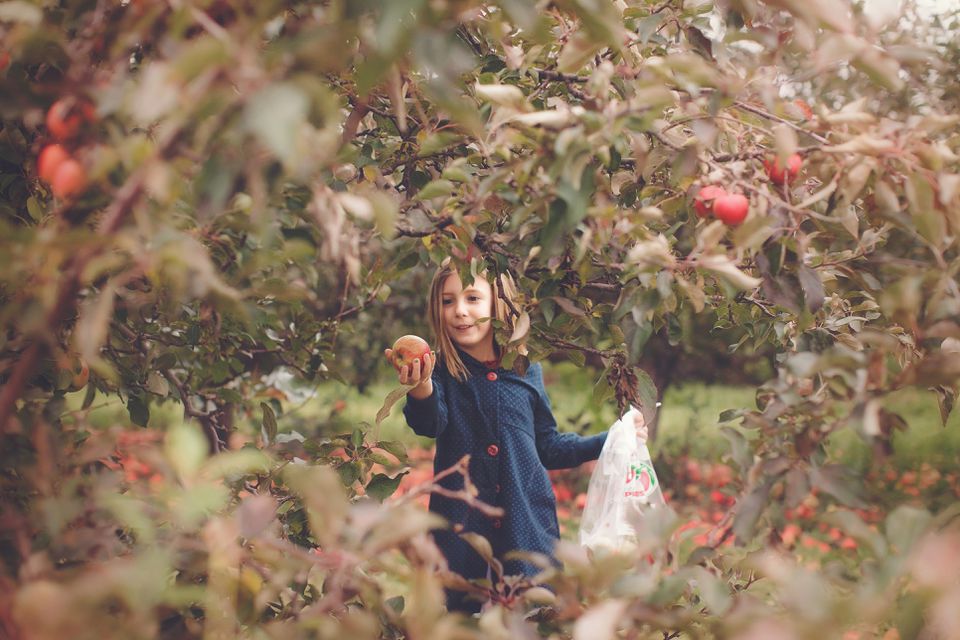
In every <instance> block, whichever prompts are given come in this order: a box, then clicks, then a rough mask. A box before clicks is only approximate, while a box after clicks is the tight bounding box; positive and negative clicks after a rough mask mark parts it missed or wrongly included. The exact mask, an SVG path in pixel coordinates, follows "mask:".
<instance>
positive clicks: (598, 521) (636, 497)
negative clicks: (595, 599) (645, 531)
mask: <svg viewBox="0 0 960 640" xmlns="http://www.w3.org/2000/svg"><path fill="white" fill-rule="evenodd" d="M636 413H637V409H634V408H633V407H631V408H630V410H629V411H628V412H627V413H626V415H624V416H623V417H622V418H620V419H619V420H617V421H616V422H615V423H614V424H613V426H612V427H610V432H609V433H608V434H607V440H606V442H605V443H604V445H603V450H602V451H601V452H600V458H599V459H598V460H597V465H596V467H594V469H593V475H591V476H590V486H589V487H588V489H587V502H586V505H585V506H584V508H583V517H582V518H581V521H580V544H581V545H582V546H584V547H586V548H587V549H589V550H591V551H595V552H596V551H600V550H604V551H608V552H609V551H627V550H629V549H630V548H631V547H633V545H634V544H635V543H636V542H637V530H636V524H637V523H638V521H639V520H640V519H641V517H642V514H643V513H644V512H645V511H646V510H647V509H653V508H657V507H663V506H664V505H665V503H664V500H663V492H662V491H661V490H660V481H659V479H658V478H657V474H656V471H654V469H653V462H652V461H651V460H650V451H649V449H647V445H645V444H640V443H639V442H637V434H636V429H635V428H634V415H635V414H636Z"/></svg>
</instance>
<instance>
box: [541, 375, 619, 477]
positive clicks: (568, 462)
mask: <svg viewBox="0 0 960 640" xmlns="http://www.w3.org/2000/svg"><path fill="white" fill-rule="evenodd" d="M530 369H531V375H532V377H533V380H532V382H533V384H534V386H535V387H536V388H537V390H538V396H539V398H538V400H537V406H536V409H535V411H534V416H533V420H534V425H533V428H534V434H535V435H536V440H537V453H538V454H539V456H540V462H542V463H543V466H544V467H546V468H547V469H569V468H571V467H576V466H579V465H581V464H583V463H584V462H587V461H588V460H596V459H597V458H598V457H599V456H600V451H601V450H602V449H603V443H604V442H605V441H606V439H607V434H606V433H598V434H597V435H593V436H581V435H579V434H576V433H561V432H560V431H559V430H558V429H557V420H556V418H554V416H553V410H552V409H551V407H550V398H548V397H547V392H546V389H545V388H544V386H543V370H542V369H541V368H540V365H539V364H535V365H533V366H532V367H531V368H530Z"/></svg>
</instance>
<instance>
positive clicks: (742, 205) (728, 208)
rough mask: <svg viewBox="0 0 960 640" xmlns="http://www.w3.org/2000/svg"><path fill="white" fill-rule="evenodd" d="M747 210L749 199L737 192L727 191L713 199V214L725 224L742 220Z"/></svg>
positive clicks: (738, 222)
mask: <svg viewBox="0 0 960 640" xmlns="http://www.w3.org/2000/svg"><path fill="white" fill-rule="evenodd" d="M749 210H750V201H749V200H747V198H746V196H743V195H740V194H739V193H728V194H725V195H722V196H720V197H719V198H717V199H716V200H714V201H713V215H715V216H717V219H718V220H721V221H723V223H724V224H727V225H736V224H740V223H741V222H743V221H744V219H745V218H746V217H747V212H748V211H749Z"/></svg>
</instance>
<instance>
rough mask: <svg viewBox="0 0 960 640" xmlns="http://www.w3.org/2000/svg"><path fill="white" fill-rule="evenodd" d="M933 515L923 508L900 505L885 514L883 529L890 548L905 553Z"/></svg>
mask: <svg viewBox="0 0 960 640" xmlns="http://www.w3.org/2000/svg"><path fill="white" fill-rule="evenodd" d="M932 519H933V516H931V515H930V512H929V511H927V510H925V509H920V508H918V507H912V506H910V505H900V506H899V507H897V508H896V509H894V511H893V512H892V513H890V515H888V516H887V520H886V523H885V529H886V533H887V540H888V541H889V542H890V547H891V550H892V551H894V552H895V553H898V554H907V553H909V552H910V549H912V548H913V545H914V543H915V542H916V541H917V539H919V538H920V536H921V535H923V533H924V532H925V531H926V530H927V529H928V527H929V525H930V522H931V520H932Z"/></svg>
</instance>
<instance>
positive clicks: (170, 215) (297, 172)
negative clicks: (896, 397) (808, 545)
mask: <svg viewBox="0 0 960 640" xmlns="http://www.w3.org/2000/svg"><path fill="white" fill-rule="evenodd" d="M958 27H960V16H958V15H957V12H956V11H955V10H954V11H953V12H952V13H948V14H947V15H944V16H942V17H941V18H938V19H933V20H930V19H923V18H921V17H919V16H918V15H917V14H916V13H914V12H912V11H911V10H910V9H909V7H908V8H907V9H906V11H905V13H904V15H902V16H901V15H900V14H899V13H898V12H894V13H892V14H890V15H885V14H884V12H883V11H875V10H870V11H866V12H865V11H864V9H863V8H862V7H861V6H860V5H859V4H850V3H848V2H827V1H826V0H803V1H799V0H723V1H720V0H717V2H710V1H709V0H696V1H694V0H687V1H686V2H672V1H670V0H666V1H663V2H661V1H659V0H657V1H653V0H614V1H607V0H558V1H555V2H547V1H543V2H539V3H529V2H524V1H521V0H500V1H498V2H490V3H480V2H472V1H470V0H464V1H460V0H431V1H430V2H426V1H425V0H391V1H390V2H376V1H373V0H369V1H352V0H329V1H326V2H299V1H291V2H284V1H281V0H266V1H263V2H248V1H244V0H192V1H188V2H176V3H162V2H148V1H146V0H125V1H123V2H115V1H112V0H76V1H70V0H63V1H60V2H40V1H36V2H31V1H20V0H18V1H10V2H0V38H2V41H3V45H4V48H3V50H2V52H0V121H2V129H0V194H2V199H0V256H2V258H0V302H2V304H0V325H2V332H0V382H2V390H0V438H2V446H0V459H2V465H0V468H2V469H3V474H2V476H0V492H2V496H3V500H2V502H0V509H2V511H0V548H2V550H3V553H2V558H3V565H2V572H0V586H2V588H0V632H2V634H3V635H6V636H10V637H24V638H63V637H71V638H85V637H96V638H109V637H117V638H139V637H144V638H157V637H163V638H189V637H204V638H221V637H222V638H227V637H230V638H232V637H237V636H242V637H270V638H286V637H291V638H292V637H297V638H302V637H345V636H346V637H356V638H365V637H370V638H379V637H389V638H398V637H410V638H426V637H429V638H453V637H468V636H469V637H481V636H483V637H488V636H497V637H501V636H504V637H505V636H508V635H518V634H524V635H528V636H529V635H534V634H536V633H541V634H557V635H558V636H559V635H563V636H569V635H572V636H573V637H574V638H586V637H589V638H591V640H593V639H595V638H599V639H601V640H602V639H604V638H608V637H613V636H614V635H615V633H616V632H617V629H626V630H627V631H626V632H627V633H628V634H631V637H641V636H650V637H678V636H679V635H680V634H684V635H688V636H701V635H707V636H719V637H734V638H754V637H764V638H775V639H776V638H803V637H811V638H812V637H820V636H822V634H823V630H824V629H831V630H836V631H837V632H838V633H839V632H840V631H841V630H843V631H848V632H850V633H855V634H861V633H862V634H872V633H887V632H888V631H890V630H891V629H896V630H897V631H896V633H898V634H899V635H900V637H904V638H906V637H921V636H922V637H931V636H942V637H956V636H957V635H958V634H960V628H958V623H957V619H956V616H955V615H953V612H954V611H955V608H956V607H955V604H956V602H957V600H958V598H960V591H958V587H957V582H956V579H955V576H956V575H958V574H960V554H958V552H957V549H958V548H960V533H958V531H957V526H956V515H957V509H956V505H955V504H953V505H931V506H934V507H936V509H935V511H936V512H929V511H925V510H923V509H921V508H919V507H916V506H910V505H901V506H897V505H896V504H889V505H886V506H887V507H888V508H889V509H890V510H889V513H888V514H884V515H883V517H882V519H881V520H880V521H878V522H870V523H865V522H863V521H862V519H861V518H860V517H859V516H858V515H857V511H855V509H864V508H865V505H866V503H865V496H864V492H863V490H862V487H861V486H860V482H859V480H858V477H857V473H856V468H854V467H853V466H851V465H849V464H844V460H843V459H842V458H839V457H837V456H835V455H833V453H832V452H831V450H830V447H829V446H828V443H829V442H830V441H831V438H832V437H833V435H834V434H839V433H845V432H850V433H855V434H856V435H857V436H858V437H859V438H861V439H862V440H863V441H865V442H867V443H868V444H869V445H870V447H871V455H872V456H874V457H875V458H876V459H878V460H883V459H884V458H885V457H886V456H889V455H890V453H891V451H892V448H891V447H892V442H893V441H894V440H895V438H896V437H897V435H896V434H898V433H899V432H902V431H903V430H904V429H907V428H909V425H910V421H909V420H908V419H907V418H906V417H905V416H904V415H903V411H904V409H902V408H900V407H898V406H897V405H896V403H894V402H893V401H891V400H890V398H891V394H895V393H897V392H899V391H901V390H903V389H912V388H916V389H924V390H926V389H929V390H931V392H932V393H934V394H936V398H937V402H938V409H939V413H940V418H941V421H942V424H947V423H948V421H949V420H950V416H951V414H952V413H953V411H954V404H955V400H956V396H957V385H958V378H960V324H958V317H960V287H958V282H957V272H958V269H960V255H958V243H960V241H958V237H960V156H958V153H960V135H958V133H957V126H956V125H957V122H958V121H960V116H958V115H957V113H958V112H960V104H958V101H960V84H958V78H957V75H956V74H955V73H954V70H955V68H956V63H957V62H958V60H960V49H958V45H957V41H956V38H955V32H956V29H957V28H958ZM52 143H59V144H60V145H62V147H63V148H64V151H65V152H66V155H67V156H68V159H69V160H70V171H69V174H67V173H64V172H62V171H61V169H62V168H63V165H64V164H66V162H65V161H64V162H63V163H61V164H58V165H56V166H55V167H44V168H41V167H39V166H38V158H39V156H40V153H41V151H42V150H43V149H44V148H45V147H46V146H48V145H50V144H52ZM793 153H799V154H801V156H802V159H803V160H802V170H801V172H800V175H799V176H798V177H797V179H795V180H793V181H792V182H788V183H787V184H779V185H778V184H774V182H773V181H771V180H770V178H769V176H768V175H767V173H766V170H765V169H764V161H765V160H772V159H773V158H775V157H776V158H779V159H780V160H782V161H786V159H787V158H788V157H790V156H791V155H792V154H793ZM40 173H43V179H41V177H40ZM61 173H63V174H64V175H63V176H61ZM709 184H716V185H721V186H723V187H724V188H725V189H727V190H728V191H731V192H736V193H739V194H742V195H744V196H746V197H747V198H749V207H750V209H749V215H748V216H747V218H746V220H745V221H744V222H743V224H741V225H739V226H733V227H728V226H726V225H725V224H724V223H722V222H720V221H719V220H712V219H710V218H709V217H708V218H700V217H698V216H697V215H695V213H694V211H693V206H692V204H693V198H694V196H695V195H696V193H697V192H698V191H699V189H700V188H701V187H703V186H705V185H709ZM471 247H476V248H478V249H479V250H480V251H479V252H476V251H471ZM450 255H452V256H453V257H454V259H455V265H456V266H457V267H458V268H460V269H463V270H464V271H466V270H467V269H471V268H472V269H476V268H477V267H478V264H477V262H478V261H481V260H483V261H486V266H487V268H488V269H490V270H492V272H493V273H498V274H499V273H510V274H511V275H512V276H513V277H514V279H515V280H516V281H517V283H518V284H519V288H520V297H519V299H518V300H517V301H516V303H515V307H516V308H515V309H514V312H515V317H517V318H519V317H527V318H529V319H530V320H531V321H530V322H529V323H526V322H521V323H518V327H529V328H528V329H526V331H522V330H518V331H511V329H510V327H506V326H504V327H498V334H499V338H500V340H501V342H502V343H503V344H504V346H505V352H506V359H505V362H506V363H507V366H510V365H512V364H517V365H518V366H522V365H523V363H524V361H526V360H533V361H537V360H542V359H545V358H547V357H551V356H553V357H558V356H559V355H560V354H562V357H563V358H566V359H568V360H570V361H571V362H572V363H573V364H574V365H576V366H584V365H585V364H586V363H587V362H589V363H590V364H591V365H592V366H594V367H596V368H597V370H598V372H599V371H602V373H598V375H597V376H596V378H595V383H594V385H593V389H592V391H591V390H588V389H583V390H582V391H581V393H584V394H591V393H592V397H593V400H594V401H595V402H596V403H598V404H599V405H603V404H605V403H606V404H610V405H612V404H613V403H614V402H616V404H617V405H618V406H619V407H621V408H622V407H623V406H625V405H626V404H627V403H629V402H633V403H635V404H642V405H643V406H644V408H645V409H646V410H648V411H651V410H652V407H653V400H654V399H655V398H656V397H657V396H658V395H660V393H661V392H662V391H663V389H664V387H665V386H666V384H668V383H670V382H672V381H674V380H675V379H676V376H678V375H679V376H680V377H684V376H685V375H686V374H683V373H679V374H678V373H677V372H678V371H681V372H682V371H688V370H690V369H691V365H690V363H693V365H694V366H695V365H696V364H697V363H698V362H700V363H702V368H703V369H705V370H708V371H710V372H711V375H712V376H714V378H713V379H714V380H716V379H717V376H718V372H723V371H724V368H725V367H727V368H730V367H735V368H736V369H737V371H736V376H737V381H743V380H747V379H753V378H762V379H763V382H762V384H760V385H758V390H757V394H756V395H755V398H754V402H753V403H750V406H744V407H740V408H736V407H734V408H731V409H730V410H728V411H726V412H725V413H724V414H722V415H721V416H720V420H721V421H722V422H724V423H731V425H736V426H735V427H731V428H729V429H724V430H723V433H724V434H725V435H726V436H727V438H728V446H729V454H728V455H729V460H730V462H731V468H732V469H733V471H734V473H735V474H736V478H737V480H736V482H734V483H733V486H735V487H736V488H737V496H736V498H735V502H734V504H733V505H732V506H731V507H730V510H729V512H728V514H727V517H725V518H724V520H722V521H721V522H719V523H716V526H715V529H714V530H713V531H712V533H711V536H710V537H709V538H708V541H707V542H708V544H706V545H689V544H686V543H685V540H686V539H685V538H684V536H683V535H682V533H683V532H682V531H678V530H679V529H680V527H679V524H680V523H679V522H678V521H677V520H676V518H675V517H673V518H671V517H670V514H669V513H660V514H656V515H655V516H651V518H650V519H649V521H648V522H647V523H646V525H647V526H646V527H645V528H644V530H645V531H647V533H648V534H649V537H648V539H646V540H643V541H641V545H640V549H639V554H638V555H637V557H635V558H627V559H624V558H593V559H592V560H591V559H588V558H587V557H586V556H585V555H584V553H583V551H582V550H580V549H578V548H575V547H573V546H572V545H569V544H564V545H561V547H560V548H559V549H558V554H559V556H560V557H561V559H563V560H564V562H565V569H564V570H563V571H556V570H553V569H546V570H545V571H544V573H543V574H542V575H541V576H539V577H538V579H537V580H535V581H534V582H539V583H542V584H545V585H548V586H549V587H550V589H551V590H545V589H543V588H541V587H540V586H538V585H534V584H532V583H531V582H530V581H527V580H523V579H518V578H517V577H511V576H495V577H496V578H497V579H496V580H494V581H493V582H492V583H489V584H487V583H478V584H464V583H463V581H462V580H458V579H457V577H456V576H454V575H450V574H449V573H448V572H446V571H445V570H444V566H443V561H442V558H441V557H440V556H439V555H438V553H437V551H436V549H435V548H434V547H433V546H432V544H431V543H430V541H429V537H428V536H427V535H426V533H427V531H428V530H429V529H430V528H431V527H434V526H437V524H438V523H436V522H435V521H433V519H432V518H431V517H430V516H429V515H428V514H427V513H425V512H424V511H422V510H420V509H419V508H417V507H416V506H415V504H414V499H413V498H415V497H416V492H414V493H412V494H410V493H408V494H405V495H404V497H403V498H400V499H398V500H393V501H386V502H384V503H383V504H381V501H382V500H385V499H386V498H387V497H389V496H390V495H392V494H393V493H394V491H395V490H396V488H397V486H398V484H399V483H400V482H401V481H402V477H401V476H402V474H404V473H405V468H406V466H407V462H408V460H407V453H406V452H405V451H404V447H402V446H401V445H398V444H397V443H396V442H395V441H384V440H382V439H381V438H379V437H378V436H379V434H378V433H377V432H376V430H375V429H370V428H366V427H364V426H363V425H360V424H342V423H340V422H337V421H336V420H334V419H333V417H334V416H333V415H332V412H331V416H330V418H328V419H326V420H324V421H323V423H322V424H321V425H319V426H318V428H317V430H316V434H315V435H313V433H311V437H310V438H309V439H308V438H305V437H302V438H298V437H296V435H295V434H293V433H285V432H283V431H282V430H280V429H279V422H278V421H279V420H282V419H283V412H284V410H285V409H289V408H290V404H289V403H288V402H287V400H288V398H287V397H286V395H285V391H284V387H283V385H282V384H280V381H281V380H283V379H285V377H288V376H291V375H292V376H295V377H296V378H297V379H299V380H301V381H303V382H305V383H313V384H318V383H322V382H323V381H328V380H340V381H343V382H344V383H346V384H349V385H352V386H356V387H357V388H358V389H362V388H364V387H366V385H368V384H369V383H370V381H371V380H372V379H373V376H374V373H375V371H376V370H377V368H378V367H379V366H381V363H380V359H381V357H382V356H381V352H382V349H383V347H384V346H386V345H387V344H389V342H390V341H391V339H392V338H393V337H394V336H396V335H398V334H400V333H401V332H402V333H406V332H409V331H411V330H414V331H421V332H423V331H424V322H423V315H424V302H423V301H424V297H425V293H426V288H427V287H426V285H427V282H428V279H429V276H430V273H431V272H432V270H433V269H434V268H435V267H436V265H437V264H439V263H440V262H441V261H442V260H443V259H444V258H445V257H447V256H450ZM523 314H526V316H524V315H523ZM720 354H724V357H725V359H724V358H720V357H719V355H720ZM731 354H733V355H734V356H736V358H735V359H730V356H731ZM681 355H683V357H684V358H686V359H687V363H688V364H687V366H686V368H684V367H678V368H674V366H673V364H674V363H673V360H674V358H677V359H679V358H680V356H681ZM645 358H647V359H651V358H652V361H649V360H647V361H645ZM638 365H642V366H640V367H638ZM731 376H733V374H731ZM658 384H659V387H660V388H659V389H658V388H657V385H658ZM71 391H84V392H85V394H86V395H85V399H84V401H83V402H82V404H81V408H80V409H79V410H76V409H72V408H71V409H70V410H69V411H68V408H67V406H66V404H65V395H66V394H67V393H68V392H71ZM104 396H110V397H115V398H119V399H120V400H121V401H122V402H123V404H124V406H125V407H126V417H125V418H124V419H123V420H120V421H117V424H112V425H93V424H90V423H89V422H88V421H87V420H86V418H85V416H86V415H87V413H86V412H87V411H88V410H89V409H90V408H91V406H92V403H94V402H96V401H98V400H99V399H101V398H102V397H104ZM171 408H173V409H175V410H176V411H178V412H180V413H182V416H183V418H184V420H182V421H181V420H171V419H168V418H169V416H170V413H169V412H170V411H171ZM158 415H159V416H160V419H158V417H157V416H158ZM240 421H243V422H244V423H249V422H255V423H256V424H258V425H259V434H256V435H251V434H249V433H244V432H243V431H242V430H239V429H238V428H237V425H238V423H239V422H240ZM449 472H450V473H467V474H468V473H469V465H468V463H467V462H464V463H463V464H462V465H461V466H459V467H456V468H453V469H451V470H449ZM430 490H431V487H430V485H429V484H424V485H421V488H420V489H418V491H419V492H420V493H425V492H429V491H430ZM813 492H816V493H817V495H818V496H820V497H819V498H818V500H817V503H816V509H817V513H818V514H820V515H822V517H823V518H830V519H832V520H833V521H835V522H836V523H837V526H838V527H840V528H842V529H843V530H844V531H845V532H846V534H847V535H849V536H850V537H852V538H854V539H856V540H858V541H859V542H860V543H861V544H860V546H859V551H858V561H857V562H856V563H853V562H850V563H845V564H841V565H838V566H835V567H834V566H828V567H825V568H826V570H822V571H821V570H813V569H811V568H809V567H807V566H804V565H803V564H802V563H799V562H797V561H796V559H795V558H791V557H790V556H789V555H786V554H784V553H782V549H779V548H778V547H777V545H775V544H771V531H772V529H771V527H772V526H773V525H775V524H776V523H775V518H776V514H778V513H779V512H780V511H781V510H782V508H783V505H786V507H787V508H791V509H792V508H795V507H796V506H798V505H800V504H802V503H803V501H804V500H805V499H806V498H807V496H809V495H811V494H812V493H813ZM407 496H413V498H408V497H407ZM461 497H462V498H463V499H465V500H472V499H473V496H471V495H469V493H465V494H464V495H463V496H461ZM941 507H942V508H941ZM851 509H854V510H851ZM730 539H733V540H735V542H736V544H735V545H734V546H726V544H725V543H726V541H727V540H730ZM473 543H474V544H475V546H476V547H477V548H478V549H480V550H481V551H482V550H483V549H484V544H483V543H484V541H482V540H474V541H473ZM398 582H399V583H402V584H404V585H407V586H408V590H407V591H406V594H407V595H405V596H403V597H402V598H400V597H397V596H395V595H394V593H393V590H394V588H395V586H396V584H397V583H398ZM442 585H447V586H455V587H458V588H463V589H468V590H471V591H473V592H475V593H476V594H477V595H478V596H479V597H483V598H490V599H491V600H492V601H493V603H494V604H495V606H493V607H492V608H490V609H489V610H488V611H487V612H486V613H485V614H484V615H483V616H481V617H480V618H479V619H478V620H462V619H458V618H456V617H455V616H448V615H446V614H445V612H444V611H443V609H442V604H441V603H442V597H441V591H440V589H441V586H442ZM531 587H532V588H531Z"/></svg>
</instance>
